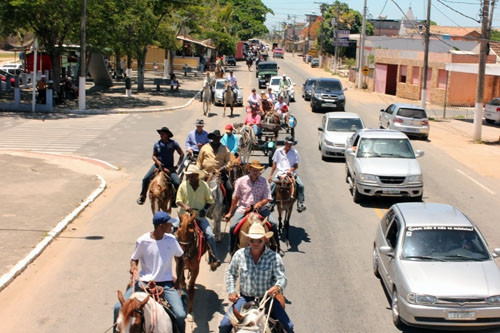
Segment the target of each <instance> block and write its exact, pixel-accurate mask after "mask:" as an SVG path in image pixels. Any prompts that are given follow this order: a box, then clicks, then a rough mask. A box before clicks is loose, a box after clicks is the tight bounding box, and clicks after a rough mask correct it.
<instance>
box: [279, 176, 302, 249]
mask: <svg viewBox="0 0 500 333" xmlns="http://www.w3.org/2000/svg"><path fill="white" fill-rule="evenodd" d="M274 183H275V184H276V204H277V206H278V220H279V230H280V231H281V229H282V228H283V229H284V230H283V231H284V234H285V239H286V242H287V243H288V231H289V229H290V216H291V215H292V211H293V204H294V203H295V201H296V200H297V198H296V197H295V179H293V177H290V176H285V177H283V178H281V179H279V180H275V181H274ZM283 212H284V215H285V216H284V220H283V223H282V219H281V216H282V214H283Z"/></svg>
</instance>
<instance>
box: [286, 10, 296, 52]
mask: <svg viewBox="0 0 500 333" xmlns="http://www.w3.org/2000/svg"><path fill="white" fill-rule="evenodd" d="M292 18H293V20H292ZM288 19H289V20H291V21H292V23H293V24H292V47H291V49H292V57H293V54H294V52H295V20H296V19H297V15H288Z"/></svg>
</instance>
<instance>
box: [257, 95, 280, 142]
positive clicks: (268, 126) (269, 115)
mask: <svg viewBox="0 0 500 333" xmlns="http://www.w3.org/2000/svg"><path fill="white" fill-rule="evenodd" d="M262 106H264V103H263V104H262ZM260 126H261V128H262V129H263V130H269V131H272V132H273V133H274V141H278V134H279V131H280V127H281V120H280V116H279V115H278V114H277V113H276V112H274V111H273V110H272V109H271V110H269V111H266V112H264V115H263V117H262V121H261V124H260Z"/></svg>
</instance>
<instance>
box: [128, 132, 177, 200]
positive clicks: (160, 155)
mask: <svg viewBox="0 0 500 333" xmlns="http://www.w3.org/2000/svg"><path fill="white" fill-rule="evenodd" d="M156 131H157V132H158V134H160V140H159V141H158V142H156V143H155V144H154V146H153V161H154V164H153V165H152V166H151V168H150V169H149V171H148V172H147V173H146V175H145V176H144V178H143V179H142V190H141V194H140V195H139V199H137V204H139V205H142V204H144V201H145V200H146V193H147V191H148V187H149V182H150V181H151V179H153V176H154V174H155V170H156V169H159V170H163V171H165V172H166V173H167V174H168V175H169V177H170V179H171V180H172V184H174V186H175V188H176V189H177V188H178V187H179V183H180V180H179V177H178V176H177V169H178V168H179V166H180V165H181V163H182V160H183V159H184V152H183V151H182V148H181V146H179V144H178V143H177V141H175V140H172V137H173V136H174V135H173V134H172V132H171V131H170V130H169V129H168V127H165V126H164V127H162V128H160V129H159V130H156ZM174 152H177V153H178V154H179V160H178V162H177V165H174Z"/></svg>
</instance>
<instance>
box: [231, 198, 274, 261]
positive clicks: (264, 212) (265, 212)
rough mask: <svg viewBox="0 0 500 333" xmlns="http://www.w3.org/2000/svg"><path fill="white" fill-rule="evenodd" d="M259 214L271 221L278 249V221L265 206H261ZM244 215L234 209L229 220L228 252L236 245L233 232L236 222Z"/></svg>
mask: <svg viewBox="0 0 500 333" xmlns="http://www.w3.org/2000/svg"><path fill="white" fill-rule="evenodd" d="M259 214H260V215H262V218H266V217H267V219H268V221H269V223H271V230H272V231H273V237H274V240H275V241H276V244H277V245H278V249H279V244H280V240H279V235H278V223H277V222H276V220H275V219H274V217H273V216H272V215H271V212H270V211H269V209H267V207H262V208H261V209H260V211H259ZM244 217H245V215H244V214H243V213H240V212H239V211H236V212H235V213H234V216H233V219H232V220H231V225H230V226H229V253H232V252H233V250H234V249H235V245H236V235H235V234H234V229H236V226H237V225H238V223H240V221H241V220H242V219H243V218H244Z"/></svg>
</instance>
